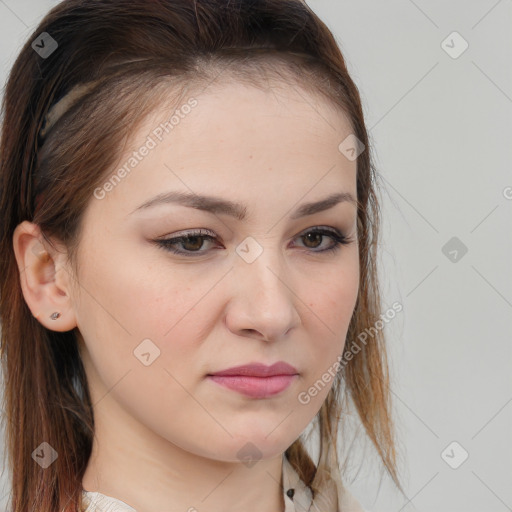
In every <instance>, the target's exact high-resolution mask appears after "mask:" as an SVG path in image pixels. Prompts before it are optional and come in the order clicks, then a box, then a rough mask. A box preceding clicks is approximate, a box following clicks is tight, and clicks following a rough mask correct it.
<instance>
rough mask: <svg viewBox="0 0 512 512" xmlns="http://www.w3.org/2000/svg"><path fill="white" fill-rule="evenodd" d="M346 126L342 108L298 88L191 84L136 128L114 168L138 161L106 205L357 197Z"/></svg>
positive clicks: (130, 205)
mask: <svg viewBox="0 0 512 512" xmlns="http://www.w3.org/2000/svg"><path fill="white" fill-rule="evenodd" d="M203 89H204V88H203ZM169 93H170V94H172V93H173V91H172V90H170V91H169ZM351 131H352V130H351V126H350V122H349V121H348V118H347V117H346V115H344V114H343V112H342V111H341V110H340V109H339V108H335V106H334V105H333V104H332V103H331V102H329V101H328V100H326V99H324V98H322V97H321V96H319V95H315V94H310V93H308V92H306V91H305V90H303V89H301V88H300V87H299V86H289V85H288V84H282V85H281V86H280V87H275V88H274V87H272V88H268V89H266V90H265V89H263V90H262V89H260V88H258V87H252V86H249V85H246V84H240V83H237V82H228V83H225V82H224V83H213V84H211V85H210V86H208V87H206V89H204V90H201V89H200V90H194V91H192V90H189V91H187V92H186V93H184V94H182V95H181V97H180V99H179V101H178V102H176V101H174V102H172V106H171V105H170V103H169V102H168V101H165V98H164V99H163V101H162V102H161V103H160V104H159V105H158V106H157V107H156V109H155V110H154V111H153V112H152V113H151V114H150V115H149V116H148V117H147V119H146V120H145V121H144V123H143V124H142V125H140V126H139V128H138V129H137V130H136V131H134V132H133V133H132V138H131V140H130V142H129V143H128V144H127V146H126V151H124V152H123V154H122V155H121V158H120V160H119V162H118V164H117V166H116V168H119V167H121V166H124V167H125V168H127V169H129V166H127V164H128V163H130V162H131V163H134V164H135V165H134V167H133V168H132V169H129V179H124V182H120V183H119V184H117V185H116V186H115V189H114V190H112V191H111V192H109V194H108V200H107V201H106V202H105V203H110V202H116V200H117V202H119V201H118V200H119V199H122V201H123V202H124V203H126V208H131V209H133V208H135V207H136V206H137V204H136V203H140V202H141V199H146V198H149V197H150V196H152V195H155V194H158V193H161V192H165V191H169V190H181V191H184V192H192V193H193V192H197V193H198V194H206V193H207V194H212V195H214V194H215V195H222V196H234V195H236V197H237V198H238V199H239V200H241V201H245V202H246V203H247V204H250V203H253V202H254V201H257V200H258V198H259V199H260V202H261V199H262V198H263V196H264V197H265V198H267V199H268V206H271V205H273V204H274V203H275V202H276V201H277V203H280V202H282V201H283V200H285V199H286V198H285V197H284V196H283V193H284V192H285V191H287V192H288V193H289V196H290V198H289V199H290V201H291V200H292V199H294V201H297V200H298V199H300V197H301V196H302V195H304V194H306V193H307V192H308V190H312V189H313V188H315V189H316V190H312V192H311V195H309V196H308V197H307V198H305V199H309V200H314V199H316V198H317V196H322V197H323V196H325V195H326V192H327V193H330V192H333V189H334V188H336V191H338V190H343V191H345V192H351V193H352V194H353V195H354V196H355V195H356V192H355V189H356V186H355V178H356V162H355V161H349V160H348V159H347V158H346V157H345V156H344V155H343V154H342V153H341V152H340V150H339V145H340V143H341V142H342V141H343V140H344V139H345V138H346V137H347V136H348V135H349V134H350V133H351ZM149 146H150V150H147V149H145V150H144V155H143V157H140V156H138V157H135V156H134V154H135V153H142V151H140V149H141V148H144V147H149ZM112 171H113V172H115V169H112V170H111V174H112ZM125 174H127V173H125ZM294 201H292V202H294ZM263 202H264V201H263ZM277 203H276V204H277ZM104 206H107V205H106V204H105V205H104ZM117 207H118V206H117V205H116V208H117Z"/></svg>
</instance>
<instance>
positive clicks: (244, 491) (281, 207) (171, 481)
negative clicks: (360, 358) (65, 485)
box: [13, 81, 359, 512]
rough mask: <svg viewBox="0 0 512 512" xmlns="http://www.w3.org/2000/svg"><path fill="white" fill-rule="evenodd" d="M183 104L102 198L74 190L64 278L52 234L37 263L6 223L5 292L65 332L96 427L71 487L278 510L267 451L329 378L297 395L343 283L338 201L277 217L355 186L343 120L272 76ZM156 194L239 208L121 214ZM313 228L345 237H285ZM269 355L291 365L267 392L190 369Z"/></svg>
mask: <svg viewBox="0 0 512 512" xmlns="http://www.w3.org/2000/svg"><path fill="white" fill-rule="evenodd" d="M299 91H300V94H299ZM196 98H197V100H198V105H197V106H196V107H195V108H194V109H193V110H192V111H191V113H190V114H188V115H187V116H185V117H184V119H182V120H181V121H180V123H179V125H178V126H176V127H175V128H174V130H173V131H172V132H171V133H169V134H167V135H166V136H165V137H164V138H163V140H162V142H160V143H159V144H158V145H157V146H156V147H155V148H154V149H152V151H151V152H150V153H149V154H148V155H147V156H146V157H145V158H144V159H143V160H142V161H141V162H140V163H139V164H138V166H137V167H136V168H135V169H134V170H133V171H132V172H131V173H130V174H129V176H127V177H126V178H124V179H123V180H122V182H121V183H119V184H118V185H117V186H116V187H115V188H114V189H113V190H112V191H110V192H109V193H108V194H107V195H106V196H105V198H104V199H101V200H99V199H96V198H93V197H92V198H91V201H90V203H89V205H88V207H87V209H86V211H85V213H84V219H83V231H82V233H81V241H80V248H79V257H78V259H79V265H80V267H79V272H78V275H76V276H75V275H73V272H72V269H71V266H70V264H69V262H68V261H67V259H66V252H65V247H63V246H59V241H58V240H56V241H54V242H55V245H56V247H57V248H59V250H58V251H56V250H54V249H53V248H52V247H51V246H49V245H47V244H46V243H44V244H43V245H44V247H45V248H46V249H47V251H48V257H46V258H41V257H37V256H36V255H35V252H36V251H35V248H36V247H37V246H38V245H40V244H41V243H42V238H41V235H40V232H39V229H38V227H37V226H36V225H34V224H32V223H30V222H28V221H24V222H23V223H21V224H20V225H19V226H18V227H17V228H16V230H15V233H14V237H13V244H14V250H15V253H16V258H17V261H18V264H19V268H20V276H21V283H22V289H23V293H24V296H25V300H26V302H27V304H28V306H29V307H30V309H31V311H32V313H33V314H34V316H36V317H37V318H38V319H39V321H40V322H41V323H42V324H43V325H44V326H45V327H47V328H48V329H53V330H56V331H66V330H69V329H72V328H74V327H76V326H77V327H78V329H79V332H80V339H79V342H80V349H81V354H82V358H83V361H84V365H85V368H86V372H87V378H88V383H89V387H90V392H91V397H92V402H93V404H94V416H95V422H96V432H95V439H94V445H93V454H92V456H91V459H90V461H89V465H88V467H87V470H86V473H85V475H84V478H83V481H82V483H83V488H84V489H86V490H88V491H98V492H101V493H103V494H106V495H108V496H112V497H116V498H118V499H121V500H123V501H125V502H126V503H128V504H129V505H130V506H132V507H134V508H135V509H136V510H137V511H139V512H149V511H153V512H154V511H156V510H158V511H178V510H179V511H187V510H195V509H193V508H191V507H196V508H197V509H198V510H208V511H209V512H234V511H239V510H244V511H246V512H269V511H278V510H284V500H283V496H282V490H281V488H280V486H279V483H280V481H281V471H282V459H281V457H282V454H283V453H284V451H285V450H286V449H287V448H288V447H289V446H290V445H291V444H292V443H293V442H294V441H295V440H296V439H297V438H298V437H299V436H300V434H301V433H302V432H303V431H304V430H305V429H306V427H307V426H308V424H309V423H310V422H311V420H312V419H313V418H314V416H315V415H316V413H317V412H318V410H319V409H320V406H321V405H322V403H323V401H324V400H325V398H326V396H327V393H328V391H329V389H330V388H331V386H332V383H333V381H332V379H331V380H330V381H329V382H328V384H326V385H325V387H324V388H323V389H322V390H321V391H320V392H318V394H317V395H316V396H315V397H311V400H310V402H309V403H307V404H301V403H300V402H299V401H298V398H297V397H298V395H299V393H301V392H304V391H306V390H307V389H308V388H310V387H311V386H312V385H313V384H314V383H315V382H316V381H317V379H319V378H321V376H322V374H324V373H325V372H326V371H327V370H328V369H329V368H331V367H332V366H333V364H334V363H335V361H336V360H337V357H338V356H339V355H340V354H341V353H342V351H343V347H344V344H345V338H346V333H347V329H348V325H349V322H350V319H351V316H352V313H353V310H354V307H355V303H356V299H357V294H358V281H359V259H358V245H357V227H356V226H357V224H356V207H355V205H354V204H352V203H350V202H342V203H339V204H337V205H336V206H334V207H332V208H331V209H329V210H326V211H323V212H318V213H315V214H313V215H310V216H307V217H303V218H301V219H297V220H291V219H290V218H289V216H290V214H291V212H292V210H294V209H295V208H297V207H298V206H299V205H301V204H303V203H305V202H310V201H317V200H320V199H323V198H324V197H326V196H328V195H329V194H331V193H333V192H337V191H340V192H350V193H351V194H352V195H353V197H355V198H356V197H357V191H356V161H350V160H348V159H347V158H345V156H344V155H343V154H342V153H341V152H340V151H339V150H338V145H339V144H340V142H341V141H343V140H344V139H345V137H347V136H348V135H349V134H350V133H352V130H351V127H350V124H349V122H348V121H347V118H346V117H345V116H344V115H342V114H341V113H340V112H339V111H336V110H335V109H333V107H332V105H330V104H328V103H327V102H326V101H325V100H324V99H322V98H317V97H316V96H312V95H311V94H308V93H306V92H305V91H303V90H299V89H297V88H292V87H290V86H287V87H286V88H278V87H277V86H275V87H273V88H272V90H271V91H270V90H267V91H265V92H263V91H261V90H258V89H256V88H253V87H247V86H244V85H240V84H238V83H236V82H234V81H231V82H229V83H227V82H224V83H222V84H220V85H219V84H217V85H216V86H215V87H209V89H208V90H207V92H206V93H204V94H200V95H197V96H196ZM226 106H228V107H229V108H226ZM169 117H170V116H169V111H168V109H167V110H166V109H164V107H162V108H161V109H159V110H158V111H157V112H155V113H154V115H152V116H151V117H149V118H148V120H147V122H145V123H144V124H143V125H141V127H140V129H139V130H138V131H137V132H136V133H134V138H133V141H134V143H133V145H131V146H130V148H129V150H127V153H126V154H125V155H124V157H123V158H121V159H120V164H119V165H122V162H125V161H126V158H127V155H128V154H130V153H131V152H132V151H133V150H135V149H137V148H139V147H140V146H141V144H143V143H144V141H145V140H146V137H147V135H148V134H149V133H151V131H152V130H153V129H154V128H155V126H157V125H158V124H159V123H160V122H161V121H162V120H164V119H169ZM115 169H117V167H116V168H115ZM115 169H112V171H114V170H115ZM329 170H330V171H329ZM111 174H112V173H110V174H109V175H108V176H111ZM171 190H177V191H183V192H190V191H193V192H194V193H196V194H209V195H215V196H221V197H223V198H225V199H229V200H233V201H237V202H238V201H239V202H242V203H244V204H245V205H246V207H247V214H248V218H247V220H244V221H239V220H236V219H235V218H233V217H230V216H227V215H224V214H215V215H214V214H211V213H207V212H203V211H200V210H197V209H192V208H188V207H186V206H182V205H178V204H171V203H168V204H162V205H159V206H156V207H153V208H148V209H144V210H140V211H138V212H136V213H131V212H132V211H133V210H135V209H136V208H137V207H138V206H139V205H141V204H142V203H143V202H145V201H147V200H148V199H150V198H152V197H154V196H156V195H157V194H160V193H162V192H164V191H171ZM319 226H323V227H330V228H334V229H338V230H341V232H342V233H343V234H345V235H346V236H348V237H352V242H351V243H348V244H347V245H339V246H338V247H339V248H338V250H337V251H335V252H325V253H321V252H315V251H319V250H320V249H323V248H328V247H330V246H332V245H333V243H334V242H333V240H332V239H331V238H329V237H328V236H323V237H317V238H315V237H314V235H311V236H312V238H310V240H309V242H308V240H307V239H305V238H304V237H303V235H304V232H307V231H310V230H311V229H312V228H316V227H319ZM195 229H207V230H212V231H214V232H215V234H216V236H217V240H213V241H212V240H208V239H202V240H203V243H202V245H201V243H200V241H199V242H197V239H196V240H195V241H194V240H189V241H188V242H186V243H185V244H182V245H179V246H178V248H180V249H182V250H186V249H188V250H189V251H193V250H196V251H200V252H202V255H200V256H194V255H192V256H178V255H175V254H173V253H171V252H168V251H166V250H165V249H163V248H161V247H158V246H157V245H156V244H155V243H154V242H152V240H154V239H156V238H159V237H160V238H161V237H167V238H170V237H171V236H176V235H178V234H179V235H183V231H186V230H188V231H190V230H195ZM246 237H253V238H254V239H255V240H256V241H257V242H258V243H259V244H260V246H261V247H262V249H263V252H262V253H261V254H260V255H259V256H258V257H257V258H256V259H255V261H254V262H252V263H250V264H249V263H247V262H246V261H245V260H244V259H243V258H242V257H240V256H239V255H238V253H237V252H236V251H235V249H236V248H237V246H238V245H239V244H240V243H241V242H242V241H244V240H245V239H246ZM54 311H59V312H61V317H60V318H58V319H57V320H51V319H50V318H49V316H50V314H51V313H53V312H54ZM148 338H149V339H150V340H152V342H153V343H154V344H155V345H156V346H158V348H159V350H160V356H159V357H158V358H156V359H155V360H154V361H153V362H152V363H151V364H150V365H149V366H145V365H144V364H142V363H141V361H140V360H139V359H138V358H137V357H135V356H134V350H136V348H137V347H138V346H139V345H140V343H141V342H142V340H144V339H148ZM276 361H286V362H288V363H290V364H292V365H293V366H295V368H297V371H298V374H299V375H298V377H296V378H294V380H293V382H292V384H291V385H290V386H289V387H288V388H287V389H285V390H284V391H283V392H281V393H280V394H278V395H275V396H273V397H269V398H264V399H254V398H249V397H247V396H245V395H242V394H240V393H238V392H236V391H233V390H230V389H227V388H224V387H222V386H220V385H218V384H217V383H215V382H212V381H211V380H210V379H208V378H207V377H206V375H207V374H208V373H212V372H214V371H220V370H222V369H226V368H230V367H232V366H237V365H240V364H245V363H249V362H263V363H266V364H272V363H274V362H276ZM248 442H250V443H253V445H255V446H256V447H257V449H258V450H259V455H258V456H255V459H256V460H255V461H254V462H255V463H254V464H253V465H251V466H250V467H249V465H248V464H244V463H242V462H241V461H240V458H239V456H238V455H237V453H238V452H239V450H240V449H241V448H242V447H244V446H245V445H246V444H247V443H248ZM171 504H172V505H171Z"/></svg>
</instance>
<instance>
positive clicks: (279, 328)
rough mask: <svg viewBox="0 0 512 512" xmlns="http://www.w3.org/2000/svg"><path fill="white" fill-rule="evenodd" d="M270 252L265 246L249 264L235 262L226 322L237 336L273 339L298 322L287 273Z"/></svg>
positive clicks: (294, 300)
mask: <svg viewBox="0 0 512 512" xmlns="http://www.w3.org/2000/svg"><path fill="white" fill-rule="evenodd" d="M274 253H275V251H274ZM274 253H273V252H272V250H271V249H269V248H267V249H265V250H264V251H263V253H262V254H261V255H260V256H259V257H258V258H257V259H256V260H255V261H253V262H252V263H247V262H246V261H244V260H243V259H242V258H237V259H236V261H235V265H234V269H233V271H232V272H231V278H230V279H232V280H233V281H232V289H233V294H232V297H231V299H230V301H229V303H228V306H227V312H226V325H227V326H228V328H229V329H230V331H232V332H233V333H235V334H237V335H239V336H246V337H247V336H250V337H255V338H260V339H264V340H266V341H275V340H278V339H280V338H282V337H284V336H285V335H286V334H287V333H288V332H289V331H290V330H292V329H293V328H294V327H297V326H298V325H300V323H301V318H300V315H299V312H298V311H297V304H298V303H300V299H299V298H298V297H297V295H296V293H294V285H293V282H292V277H291V274H290V272H287V269H286V266H285V264H284V263H283V262H282V260H280V259H279V258H278V257H277V256H273V254H274Z"/></svg>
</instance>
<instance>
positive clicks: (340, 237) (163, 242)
mask: <svg viewBox="0 0 512 512" xmlns="http://www.w3.org/2000/svg"><path fill="white" fill-rule="evenodd" d="M209 233H210V232H206V231H205V230H196V231H192V232H189V233H186V234H185V235H182V236H177V237H174V238H160V239H157V240H153V241H154V242H155V243H156V244H157V245H158V246H159V247H161V248H163V249H164V250H166V251H170V252H172V253H174V254H178V255H181V256H191V257H197V256H200V255H202V254H206V253H207V251H187V250H185V251H183V250H179V249H175V247H174V246H175V245H177V244H180V243H183V241H185V240H188V239H190V238H205V239H208V240H216V239H217V237H215V236H211V235H210V234H209ZM310 233H314V234H320V235H323V236H327V237H329V238H331V239H332V240H333V241H334V245H333V246H332V247H328V248H327V249H322V250H320V251H315V250H313V249H310V252H312V253H334V252H337V251H338V250H340V249H341V246H342V245H347V244H349V243H351V242H352V241H353V240H352V239H351V238H349V237H347V236H345V235H344V234H343V233H341V232H340V231H338V230H337V229H336V230H332V229H326V228H314V229H310V230H309V231H306V232H304V233H303V234H302V235H299V238H303V237H305V236H306V235H308V234H310Z"/></svg>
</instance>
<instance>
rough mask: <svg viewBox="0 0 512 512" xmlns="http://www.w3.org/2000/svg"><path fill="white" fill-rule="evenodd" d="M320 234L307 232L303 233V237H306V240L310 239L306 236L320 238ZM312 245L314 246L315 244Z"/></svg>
mask: <svg viewBox="0 0 512 512" xmlns="http://www.w3.org/2000/svg"><path fill="white" fill-rule="evenodd" d="M322 236H323V235H321V234H320V233H308V234H307V235H304V237H305V238H306V240H307V241H311V239H310V238H308V237H312V238H317V239H318V238H320V237H322ZM306 245H307V244H306ZM314 247H316V245H315V246H314Z"/></svg>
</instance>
